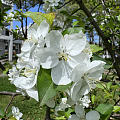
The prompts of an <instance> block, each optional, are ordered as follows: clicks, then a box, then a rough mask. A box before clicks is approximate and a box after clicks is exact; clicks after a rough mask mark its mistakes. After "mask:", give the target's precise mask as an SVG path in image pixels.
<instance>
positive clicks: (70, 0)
mask: <svg viewBox="0 0 120 120" xmlns="http://www.w3.org/2000/svg"><path fill="white" fill-rule="evenodd" d="M70 2H72V0H69V1H68V2H66V3H65V4H63V5H62V6H60V7H59V8H58V9H61V8H62V7H64V6H65V5H67V4H69V3H70Z"/></svg>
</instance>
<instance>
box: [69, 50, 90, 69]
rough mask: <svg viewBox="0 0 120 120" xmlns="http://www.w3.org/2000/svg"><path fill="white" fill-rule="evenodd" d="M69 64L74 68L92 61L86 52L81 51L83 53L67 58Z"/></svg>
mask: <svg viewBox="0 0 120 120" xmlns="http://www.w3.org/2000/svg"><path fill="white" fill-rule="evenodd" d="M67 62H68V64H69V65H70V66H71V67H72V68H73V69H74V68H75V67H76V66H77V65H78V64H83V62H84V63H85V64H86V63H87V64H89V63H90V59H89V58H88V57H87V55H86V54H84V53H83V52H81V54H79V55H76V56H69V57H68V60H67Z"/></svg>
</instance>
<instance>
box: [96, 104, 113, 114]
mask: <svg viewBox="0 0 120 120" xmlns="http://www.w3.org/2000/svg"><path fill="white" fill-rule="evenodd" d="M96 110H97V111H98V112H100V113H101V114H103V115H108V114H110V113H112V111H113V105H112V104H100V105H98V107H97V108H96Z"/></svg>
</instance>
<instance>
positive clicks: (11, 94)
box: [0, 91, 21, 96]
mask: <svg viewBox="0 0 120 120" xmlns="http://www.w3.org/2000/svg"><path fill="white" fill-rule="evenodd" d="M0 95H9V96H17V95H21V93H16V92H7V91H2V92H0Z"/></svg>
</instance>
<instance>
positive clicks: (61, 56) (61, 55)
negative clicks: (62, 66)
mask: <svg viewBox="0 0 120 120" xmlns="http://www.w3.org/2000/svg"><path fill="white" fill-rule="evenodd" d="M58 58H59V60H64V61H67V60H68V54H66V53H65V52H64V51H62V52H59V53H58Z"/></svg>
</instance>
